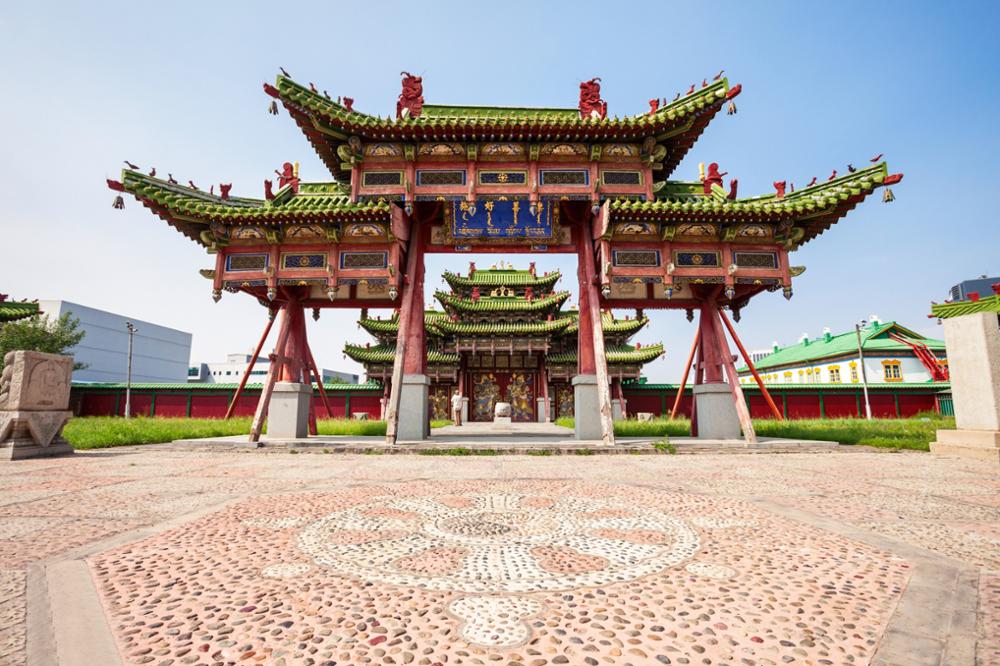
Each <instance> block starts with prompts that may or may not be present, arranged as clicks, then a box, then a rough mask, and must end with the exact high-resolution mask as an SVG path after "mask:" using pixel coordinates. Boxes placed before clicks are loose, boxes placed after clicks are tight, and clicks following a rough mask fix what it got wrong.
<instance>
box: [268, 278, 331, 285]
mask: <svg viewBox="0 0 1000 666" xmlns="http://www.w3.org/2000/svg"><path fill="white" fill-rule="evenodd" d="M278 284H279V285H280V286H282V287H312V286H317V287H325V286H326V280H325V279H324V278H313V279H301V278H281V279H279V280H278Z"/></svg>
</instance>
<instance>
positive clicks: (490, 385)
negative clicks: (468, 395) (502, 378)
mask: <svg viewBox="0 0 1000 666" xmlns="http://www.w3.org/2000/svg"><path fill="white" fill-rule="evenodd" d="M472 377H473V379H472V414H470V416H471V419H470V420H471V421H492V420H493V409H494V407H496V404H497V403H498V402H500V401H501V400H500V385H499V384H497V378H496V375H494V374H493V373H492V372H482V373H474V374H473V376H472Z"/></svg>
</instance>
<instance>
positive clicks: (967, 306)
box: [931, 292, 1000, 319]
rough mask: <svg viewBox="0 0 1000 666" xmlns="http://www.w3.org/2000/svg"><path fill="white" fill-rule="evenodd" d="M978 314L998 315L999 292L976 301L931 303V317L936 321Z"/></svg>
mask: <svg viewBox="0 0 1000 666" xmlns="http://www.w3.org/2000/svg"><path fill="white" fill-rule="evenodd" d="M979 312H996V313H998V314H1000V292H998V293H996V294H994V295H992V296H987V297H986V298H980V299H979V300H978V301H972V300H969V301H955V302H953V303H933V304H932V305H931V316H934V317H937V318H938V319H951V318H952V317H962V316H964V315H970V314H976V313H979Z"/></svg>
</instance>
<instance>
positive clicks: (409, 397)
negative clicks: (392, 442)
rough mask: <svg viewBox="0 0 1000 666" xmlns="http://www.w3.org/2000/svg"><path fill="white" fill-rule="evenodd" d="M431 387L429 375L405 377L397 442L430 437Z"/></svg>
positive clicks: (400, 392)
mask: <svg viewBox="0 0 1000 666" xmlns="http://www.w3.org/2000/svg"><path fill="white" fill-rule="evenodd" d="M430 385H431V380H430V378H429V377H427V375H403V381H402V383H401V384H400V385H399V426H398V427H397V429H396V440H397V441H404V440H405V441H414V440H423V439H427V437H429V436H430V434H431V433H430V427H431V423H430V418H429V417H428V414H429V409H430V398H429V397H428V396H429V393H430Z"/></svg>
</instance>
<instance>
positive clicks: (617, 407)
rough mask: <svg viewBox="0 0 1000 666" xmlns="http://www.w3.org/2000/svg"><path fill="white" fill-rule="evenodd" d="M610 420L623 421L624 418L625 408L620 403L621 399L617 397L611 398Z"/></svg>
mask: <svg viewBox="0 0 1000 666" xmlns="http://www.w3.org/2000/svg"><path fill="white" fill-rule="evenodd" d="M611 420H612V421H624V420H625V408H624V406H623V405H622V401H621V400H619V399H618V398H612V399H611Z"/></svg>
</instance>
